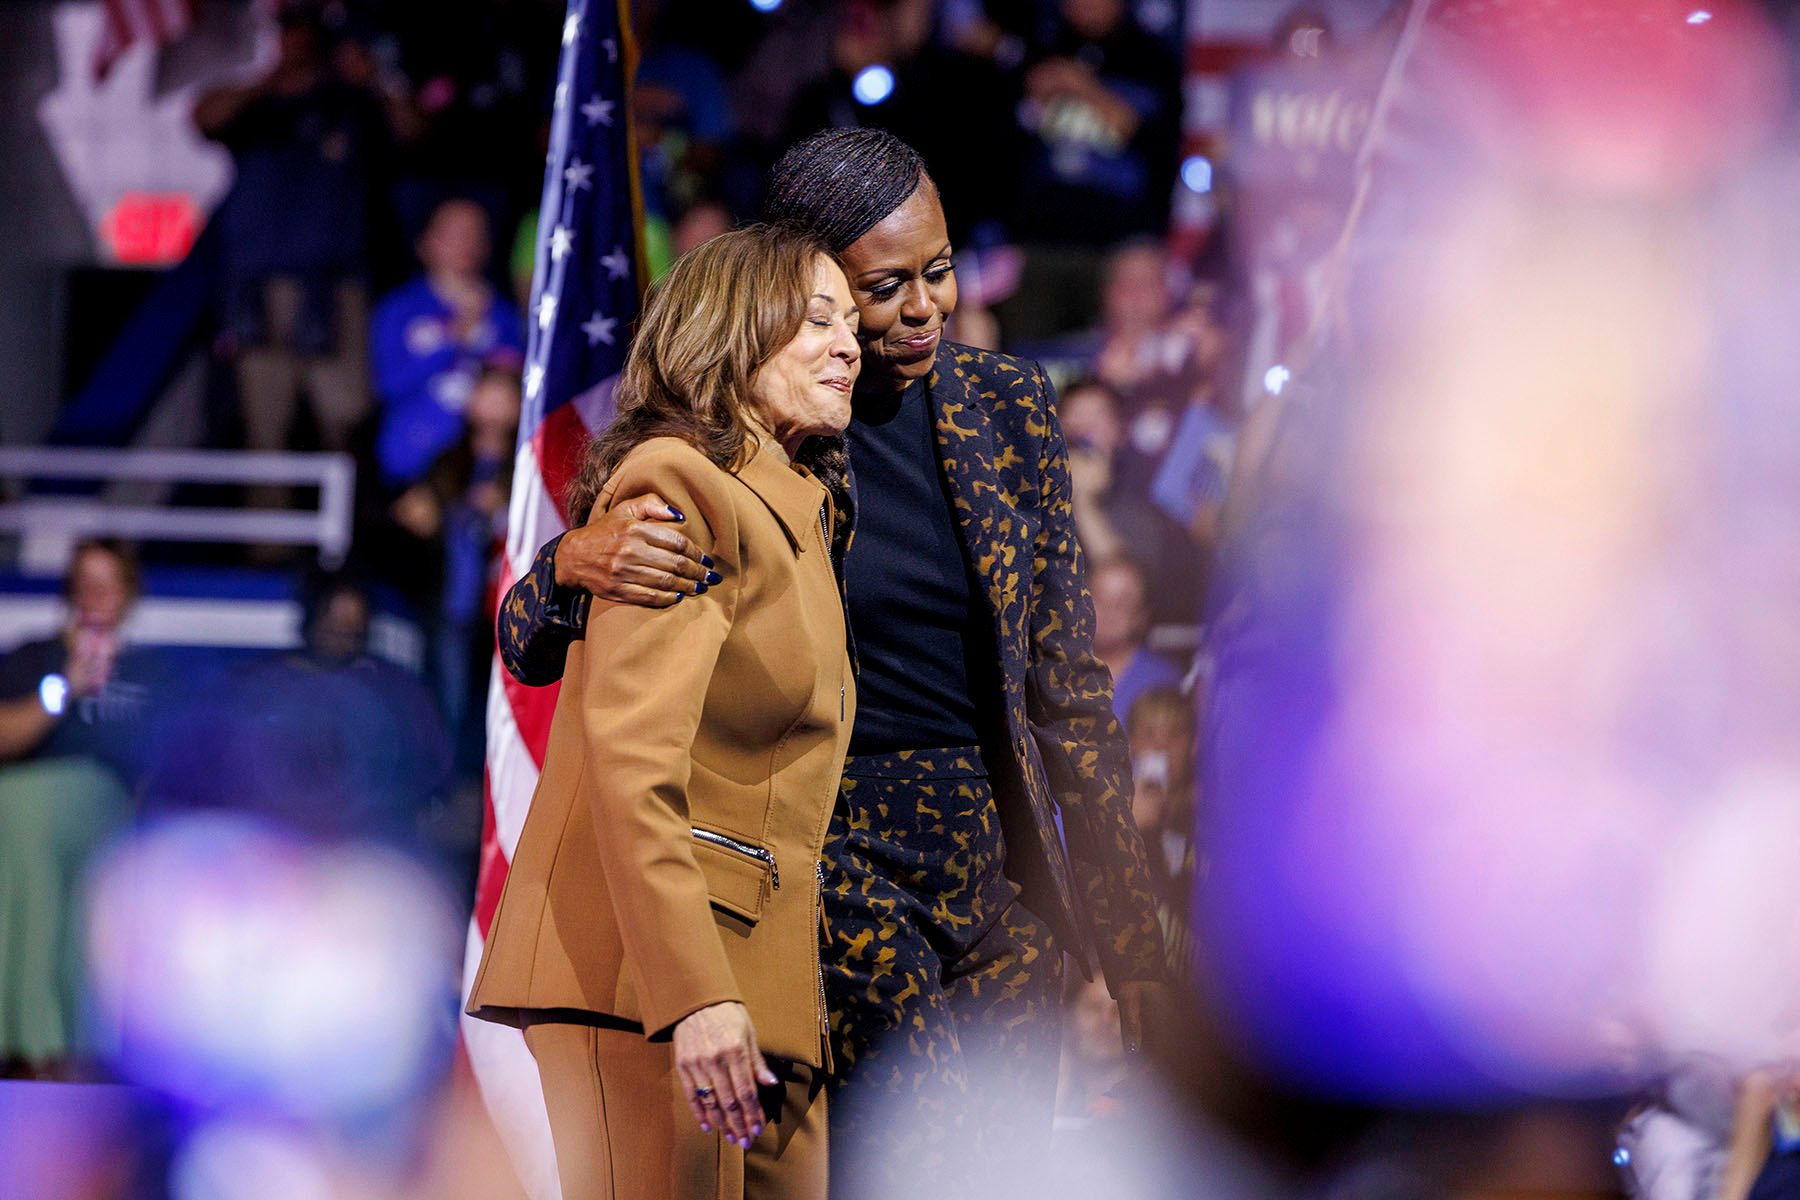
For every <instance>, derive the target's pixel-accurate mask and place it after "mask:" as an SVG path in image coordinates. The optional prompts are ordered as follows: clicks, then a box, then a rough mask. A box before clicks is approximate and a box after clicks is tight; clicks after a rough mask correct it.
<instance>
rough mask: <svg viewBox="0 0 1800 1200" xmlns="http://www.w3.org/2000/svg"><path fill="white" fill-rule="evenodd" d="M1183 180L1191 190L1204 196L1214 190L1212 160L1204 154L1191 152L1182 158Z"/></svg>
mask: <svg viewBox="0 0 1800 1200" xmlns="http://www.w3.org/2000/svg"><path fill="white" fill-rule="evenodd" d="M1181 182H1182V183H1183V184H1184V185H1186V187H1187V189H1188V190H1189V191H1191V192H1198V193H1200V194H1201V195H1202V196H1204V195H1206V194H1207V193H1208V192H1210V191H1212V186H1213V165H1212V160H1211V159H1209V158H1207V157H1206V155H1204V154H1190V155H1188V156H1187V157H1186V158H1184V159H1182V160H1181Z"/></svg>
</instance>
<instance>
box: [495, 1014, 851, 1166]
mask: <svg viewBox="0 0 1800 1200" xmlns="http://www.w3.org/2000/svg"><path fill="white" fill-rule="evenodd" d="M525 1044H526V1045H527V1046H528V1047H530V1049H531V1054H532V1057H533V1058H535V1059H537V1066H538V1076H539V1078H540V1079H542V1080H543V1084H544V1102H545V1104H546V1106H547V1107H548V1108H549V1111H550V1134H551V1137H552V1139H553V1140H554V1141H555V1143H556V1169H557V1174H558V1175H559V1176H561V1178H562V1194H563V1200H740V1198H741V1200H825V1194H826V1184H827V1167H826V1151H825V1147H826V1134H825V1120H826V1118H825V1091H824V1087H823V1083H824V1078H823V1076H822V1075H821V1074H820V1073H819V1072H816V1071H814V1070H812V1069H811V1068H810V1067H803V1066H796V1065H794V1064H791V1063H783V1062H778V1061H776V1060H773V1059H771V1060H770V1062H769V1067H770V1069H771V1070H773V1071H774V1072H775V1073H776V1074H777V1075H778V1076H780V1077H781V1079H782V1083H781V1085H780V1087H779V1088H767V1089H764V1092H763V1096H764V1104H765V1106H766V1108H767V1110H768V1111H765V1115H764V1123H763V1131H762V1136H761V1137H759V1138H757V1139H756V1141H755V1142H753V1143H751V1146H750V1149H749V1150H748V1151H745V1150H740V1149H738V1148H737V1147H736V1146H734V1145H732V1144H731V1143H729V1142H727V1141H726V1140H725V1138H724V1136H723V1135H722V1134H719V1133H701V1132H700V1126H699V1125H698V1124H697V1123H696V1122H695V1120H694V1114H693V1113H692V1111H690V1110H689V1108H688V1105H687V1098H686V1097H685V1096H684V1095H683V1093H682V1088H681V1081H680V1078H679V1077H678V1076H677V1075H676V1073H675V1055H674V1052H673V1050H672V1049H671V1048H670V1046H669V1044H668V1043H667V1042H660V1043H652V1042H649V1041H646V1040H645V1039H644V1037H643V1035H642V1034H638V1033H630V1032H625V1031H621V1030H615V1029H597V1028H594V1027H593V1026H589V1025H571V1024H561V1023H554V1024H553V1023H540V1024H533V1025H528V1026H527V1027H526V1029H525ZM777 1093H779V1096H778V1097H777ZM776 1103H779V1106H780V1111H779V1112H775V1111H772V1110H773V1108H774V1106H775V1104H776Z"/></svg>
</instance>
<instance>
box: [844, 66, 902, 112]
mask: <svg viewBox="0 0 1800 1200" xmlns="http://www.w3.org/2000/svg"><path fill="white" fill-rule="evenodd" d="M850 94H851V95H853V96H855V97H856V102H857V103H858V104H870V105H873V104H880V103H881V102H882V101H883V100H886V99H887V98H888V97H889V96H891V95H893V94H894V73H893V72H892V71H890V70H889V69H888V68H886V67H884V66H882V65H881V64H879V63H877V64H876V65H874V66H872V67H864V68H863V69H862V70H860V71H858V72H857V73H856V78H855V79H853V80H851V82H850Z"/></svg>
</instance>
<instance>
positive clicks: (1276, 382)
mask: <svg viewBox="0 0 1800 1200" xmlns="http://www.w3.org/2000/svg"><path fill="white" fill-rule="evenodd" d="M1293 377H1294V373H1293V372H1292V371H1290V370H1288V369H1287V368H1286V367H1284V366H1282V365H1281V364H1280V363H1276V364H1275V365H1274V366H1272V367H1270V368H1269V369H1268V370H1267V371H1265V372H1263V390H1265V391H1266V392H1268V393H1269V395H1271V396H1279V395H1281V389H1282V388H1285V387H1286V386H1287V385H1288V380H1290V379H1292V378H1293Z"/></svg>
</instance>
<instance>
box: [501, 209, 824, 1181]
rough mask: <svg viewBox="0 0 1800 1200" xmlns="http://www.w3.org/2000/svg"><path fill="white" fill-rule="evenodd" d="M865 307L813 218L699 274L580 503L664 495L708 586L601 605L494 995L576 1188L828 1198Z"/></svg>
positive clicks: (652, 324) (522, 858)
mask: <svg viewBox="0 0 1800 1200" xmlns="http://www.w3.org/2000/svg"><path fill="white" fill-rule="evenodd" d="M856 323H857V315H856V306H855V304H854V303H853V302H852V301H851V298H850V290H849V286H848V284H847V283H846V281H845V278H844V274H843V272H842V271H841V270H840V269H839V268H838V266H837V264H836V263H835V262H834V261H833V260H832V258H831V257H830V256H829V255H828V254H826V252H825V251H824V249H823V247H822V245H821V244H820V243H819V242H817V241H816V240H815V239H813V238H812V237H811V236H810V235H807V234H804V233H799V232H793V231H787V230H779V229H768V228H762V229H746V230H740V231H737V232H734V233H728V234H725V235H722V236H720V237H717V238H714V239H713V240H712V241H710V242H707V243H705V244H704V245H702V246H700V247H699V248H697V249H695V250H693V251H691V252H690V253H689V254H687V255H686V256H684V257H683V258H682V259H681V260H680V261H679V262H677V263H676V264H675V267H674V269H673V270H672V271H671V272H670V274H669V276H668V278H667V279H666V280H665V281H664V282H663V284H662V285H661V286H660V288H659V289H658V290H657V292H656V293H655V295H654V296H653V297H652V299H651V301H650V303H649V305H648V307H647V308H646V309H645V312H644V317H643V322H642V325H641V327H640V329H639V332H638V335H637V339H636V341H635V342H634V344H633V346H632V349H631V352H630V355H629V357H628V358H627V360H626V365H625V370H624V374H623V375H622V377H621V379H620V383H619V386H618V392H617V395H618V400H619V417H618V419H617V420H616V421H615V422H614V423H613V424H612V426H611V427H610V428H608V429H607V430H606V432H605V433H604V434H603V435H602V436H601V437H600V438H599V439H598V440H597V441H596V442H595V443H594V444H593V446H592V447H591V448H590V450H589V452H588V460H587V462H586V464H585V467H584V470H583V473H582V476H581V478H580V479H579V480H578V482H577V484H576V486H575V489H574V490H575V495H574V496H573V497H572V509H573V511H572V512H571V516H572V518H573V519H575V520H577V521H581V520H585V519H586V517H587V515H588V510H589V509H591V511H592V513H593V514H595V515H598V514H600V513H603V512H605V511H606V509H607V508H608V507H609V506H610V505H611V504H612V503H613V501H614V499H615V498H629V497H632V496H638V495H642V494H643V493H645V492H648V491H654V492H656V493H657V494H659V495H661V496H664V497H666V498H667V499H668V500H669V502H670V503H671V504H672V505H673V506H674V507H676V508H677V509H679V510H680V511H681V512H682V513H683V514H685V517H686V524H687V531H688V533H689V535H690V536H692V537H693V538H694V539H695V540H696V541H697V542H699V543H700V544H701V546H702V548H703V550H704V551H705V552H706V554H707V555H708V556H709V557H710V559H711V560H712V564H713V576H712V581H711V582H710V586H711V588H712V590H713V591H714V592H715V593H716V594H715V596H714V597H712V598H711V600H713V601H716V602H709V603H706V604H685V605H684V604H677V605H675V606H673V607H670V608H665V609H655V608H645V607H640V606H638V605H630V604H608V603H605V602H599V601H596V602H595V604H594V606H593V608H592V610H591V611H590V613H589V615H588V636H587V638H586V639H585V640H583V641H582V642H579V643H577V644H575V645H573V646H571V647H570V649H569V654H568V661H567V665H566V669H565V672H564V676H563V686H562V694H561V696H560V698H559V699H558V701H557V708H556V715H555V718H554V721H553V724H552V726H551V731H550V743H549V750H548V753H547V755H546V758H545V761H544V770H543V775H542V778H541V780H540V782H539V784H538V790H537V793H536V795H535V797H534V798H533V800H532V805H531V810H530V814H529V815H528V816H527V818H526V821H525V827H524V830H523V832H522V834H521V836H520V838H519V844H518V850H517V853H516V855H515V857H514V859H513V863H512V868H511V872H510V874H509V876H508V878H507V883H506V890H505V892H504V894H503V896H502V898H501V901H500V907H499V911H498V912H497V914H496V915H495V918H494V924H493V927H492V930H491V932H490V934H489V937H488V941H487V949H486V954H485V958H484V960H483V962H482V964H481V969H480V972H479V973H478V975H477V976H476V980H475V986H474V989H473V991H472V993H471V996H470V1000H469V1011H470V1012H471V1013H472V1014H473V1015H475V1016H478V1017H484V1018H487V1019H489V1020H496V1021H503V1022H508V1023H512V1024H516V1025H519V1026H521V1027H523V1028H524V1030H525V1040H526V1042H527V1044H528V1045H529V1046H530V1048H531V1052H532V1054H533V1055H534V1056H535V1058H536V1059H537V1063H538V1071H539V1075H540V1076H541V1078H542V1081H543V1085H544V1097H545V1100H546V1102H547V1104H548V1107H549V1112H550V1124H551V1131H552V1134H553V1136H554V1139H555V1142H556V1152H557V1164H558V1171H559V1173H560V1175H561V1177H562V1189H563V1196H564V1197H565V1200H583V1198H586V1197H618V1198H621V1200H629V1198H635V1197H643V1198H645V1200H649V1198H653V1197H654V1198H656V1200H685V1198H688V1197H738V1196H781V1197H823V1196H824V1195H825V1181H826V1164H825V1112H824V1108H825V1101H824V1095H823V1090H822V1082H823V1075H824V1072H825V1069H826V1067H827V1062H826V1058H827V1051H826V1042H825V1036H824V1030H825V1011H824V1003H823V998H822V992H821V987H820V982H819V980H820V965H819V930H820V915H819V888H818V885H817V879H816V875H815V871H816V866H817V864H818V862H819V857H820V852H821V849H822V847H823V845H824V841H825V834H826V827H827V825H828V823H829V820H830V817H831V808H832V804H833V803H834V801H835V799H836V795H837V787H838V777H839V773H840V771H841V768H842V764H843V757H844V750H845V746H846V745H847V743H848V740H849V734H850V722H851V718H852V717H853V716H854V704H855V697H854V694H853V689H852V683H851V676H850V666H849V661H848V656H847V653H846V650H845V635H844V619H843V608H842V604H841V601H840V599H839V596H838V590H837V582H836V577H835V575H834V573H833V570H832V563H831V555H830V549H829V539H828V537H827V536H826V531H827V530H828V529H830V528H831V526H832V519H833V513H832V510H831V504H830V501H829V499H828V496H827V492H826V489H825V488H824V487H823V486H822V485H821V484H820V483H819V482H818V481H816V480H815V479H813V478H812V476H810V475H809V474H807V473H806V472H805V471H804V470H803V469H801V468H799V467H796V466H795V465H794V464H793V458H794V455H795V454H796V452H797V451H798V450H799V448H800V445H801V443H802V442H804V441H805V440H806V439H807V438H809V437H815V436H837V435H838V434H840V433H841V432H842V431H843V429H844V427H845V426H846V425H847V424H848V423H849V420H850V392H851V386H852V384H853V383H854V381H855V378H856V373H857V368H858V365H859V351H858V348H857V341H856Z"/></svg>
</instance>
